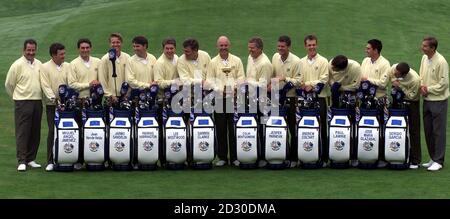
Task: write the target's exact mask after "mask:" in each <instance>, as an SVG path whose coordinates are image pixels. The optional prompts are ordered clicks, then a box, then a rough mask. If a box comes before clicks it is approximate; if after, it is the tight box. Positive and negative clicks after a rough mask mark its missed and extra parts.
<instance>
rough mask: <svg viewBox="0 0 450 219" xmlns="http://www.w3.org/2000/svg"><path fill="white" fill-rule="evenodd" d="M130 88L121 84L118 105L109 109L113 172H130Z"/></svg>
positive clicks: (126, 84) (131, 130) (132, 145)
mask: <svg viewBox="0 0 450 219" xmlns="http://www.w3.org/2000/svg"><path fill="white" fill-rule="evenodd" d="M129 91H130V87H129V85H128V83H127V82H123V83H122V87H121V89H120V97H119V102H118V104H115V105H113V106H110V108H109V120H110V124H109V129H108V138H109V144H108V146H109V160H110V161H111V164H112V168H113V169H114V170H130V169H131V168H132V163H131V162H132V158H133V150H134V144H133V134H134V133H133V128H134V125H133V121H132V109H131V108H132V107H131V100H130V98H129V93H130V92H129Z"/></svg>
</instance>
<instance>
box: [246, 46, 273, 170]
mask: <svg viewBox="0 0 450 219" xmlns="http://www.w3.org/2000/svg"><path fill="white" fill-rule="evenodd" d="M263 48H264V45H263V41H262V39H261V38H259V37H253V38H251V39H250V40H249V41H248V51H249V53H250V55H249V56H248V59H247V79H246V80H247V82H248V83H249V84H251V85H253V86H255V87H259V88H263V91H264V90H265V89H266V88H267V87H268V85H269V83H270V80H271V79H272V77H273V75H274V74H273V67H272V63H271V62H270V60H269V58H268V57H267V55H266V54H264V52H263ZM260 93H261V91H260ZM258 114H259V115H261V112H258ZM258 130H260V131H261V130H262V129H260V128H259V129H258ZM258 160H259V161H258V166H259V167H264V166H265V165H266V164H267V161H265V160H264V155H262V156H261V157H259V158H258Z"/></svg>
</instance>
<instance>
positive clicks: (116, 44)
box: [109, 37, 122, 52]
mask: <svg viewBox="0 0 450 219" xmlns="http://www.w3.org/2000/svg"><path fill="white" fill-rule="evenodd" d="M109 44H110V46H111V48H114V49H116V51H117V52H119V51H121V50H122V42H120V39H119V38H117V37H111V38H110V39H109Z"/></svg>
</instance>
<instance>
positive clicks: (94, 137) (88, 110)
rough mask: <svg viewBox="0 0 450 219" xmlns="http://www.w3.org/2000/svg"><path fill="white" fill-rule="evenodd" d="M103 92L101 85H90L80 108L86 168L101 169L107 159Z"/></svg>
mask: <svg viewBox="0 0 450 219" xmlns="http://www.w3.org/2000/svg"><path fill="white" fill-rule="evenodd" d="M103 94H104V92H103V88H102V86H101V85H97V86H93V87H91V88H90V96H89V98H88V99H85V103H84V104H83V105H84V107H83V109H82V121H83V155H84V162H85V163H86V169H87V170H92V171H95V170H103V169H104V168H105V161H107V160H108V147H107V141H106V128H107V124H106V118H105V110H104V108H103V104H102V101H103Z"/></svg>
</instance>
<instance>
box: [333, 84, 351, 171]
mask: <svg viewBox="0 0 450 219" xmlns="http://www.w3.org/2000/svg"><path fill="white" fill-rule="evenodd" d="M340 86H341V85H340V84H339V83H337V82H335V83H334V84H333V85H332V87H331V92H332V99H333V105H332V107H330V109H329V111H328V130H329V146H330V147H329V160H330V167H331V168H347V167H348V166H349V160H350V155H351V151H352V149H353V142H352V141H353V136H354V124H353V119H354V116H355V105H356V99H355V95H354V92H350V91H344V92H339V88H340Z"/></svg>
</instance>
